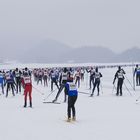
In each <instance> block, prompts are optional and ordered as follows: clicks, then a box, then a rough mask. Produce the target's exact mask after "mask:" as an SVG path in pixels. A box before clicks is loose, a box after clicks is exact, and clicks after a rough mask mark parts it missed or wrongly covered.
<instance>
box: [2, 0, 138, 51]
mask: <svg viewBox="0 0 140 140" xmlns="http://www.w3.org/2000/svg"><path fill="white" fill-rule="evenodd" d="M47 38H51V39H55V40H57V41H61V42H63V43H66V44H67V45H69V46H72V47H80V46H85V45H92V46H105V47H108V48H111V49H112V50H114V51H122V50H125V49H127V48H130V47H133V46H139V47H140V1H139V0H0V47H1V48H2V47H4V48H6V47H9V48H10V47H12V46H16V47H19V44H20V43H21V44H22V45H23V44H24V43H25V44H30V43H32V42H39V41H41V40H44V39H47ZM17 44H18V45H17ZM22 45H21V46H22Z"/></svg>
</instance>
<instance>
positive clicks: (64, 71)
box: [53, 68, 68, 102]
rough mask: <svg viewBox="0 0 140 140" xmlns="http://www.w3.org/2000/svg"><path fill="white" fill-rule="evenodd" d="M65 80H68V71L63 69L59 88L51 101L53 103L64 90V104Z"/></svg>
mask: <svg viewBox="0 0 140 140" xmlns="http://www.w3.org/2000/svg"><path fill="white" fill-rule="evenodd" d="M67 80H68V70H67V68H64V70H63V72H62V73H61V75H60V88H59V90H58V92H57V95H56V97H55V99H54V100H53V102H55V101H57V98H58V96H59V95H60V93H61V92H62V90H63V89H64V94H65V95H64V96H65V97H64V102H66V98H67V96H66V95H67V94H66V89H65V84H66V82H67Z"/></svg>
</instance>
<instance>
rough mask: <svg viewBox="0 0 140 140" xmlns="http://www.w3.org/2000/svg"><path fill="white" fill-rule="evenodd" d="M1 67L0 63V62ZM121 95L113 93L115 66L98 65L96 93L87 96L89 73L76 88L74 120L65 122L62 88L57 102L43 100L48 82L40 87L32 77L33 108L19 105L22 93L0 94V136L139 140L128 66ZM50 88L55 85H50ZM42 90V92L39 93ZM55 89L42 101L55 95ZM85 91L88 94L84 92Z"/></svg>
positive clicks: (10, 139) (139, 113)
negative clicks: (102, 66)
mask: <svg viewBox="0 0 140 140" xmlns="http://www.w3.org/2000/svg"><path fill="white" fill-rule="evenodd" d="M1 67H2V66H1ZM124 70H125V71H126V78H125V80H124V85H123V96H122V97H120V96H119V97H118V96H116V95H115V93H116V91H115V89H113V84H112V82H113V78H114V74H115V72H116V71H117V68H108V69H107V68H105V69H99V71H100V72H101V73H102V75H103V77H102V79H101V87H100V96H97V90H95V94H94V96H93V97H89V95H90V93H91V91H90V90H89V75H88V74H87V73H85V80H84V82H81V86H80V88H79V89H78V90H79V91H81V92H85V93H87V94H82V93H80V92H79V96H78V99H77V102H76V105H75V106H76V118H77V121H76V122H72V123H68V122H66V121H65V120H66V118H67V103H63V100H64V92H62V93H61V94H60V96H59V98H58V102H60V103H61V104H47V103H46V104H44V103H43V101H44V98H46V97H47V96H48V95H49V94H50V83H49V86H48V87H44V86H43V85H41V84H40V83H39V85H37V83H36V82H34V81H33V92H32V98H33V108H30V107H27V108H23V104H24V96H23V90H22V93H21V94H17V95H16V96H15V97H13V96H12V94H11V93H9V96H8V98H6V97H5V95H2V94H1V96H0V132H1V133H0V140H140V102H139V101H138V102H136V99H137V98H138V97H139V96H140V87H136V91H134V90H133V88H132V86H133V74H132V67H125V68H124ZM54 88H56V87H55V85H54ZM41 93H44V94H41ZM56 93H57V90H55V91H54V92H53V93H52V94H51V95H50V96H49V98H47V99H46V101H52V100H53V99H54V98H55V95H56ZM88 93H89V94H88Z"/></svg>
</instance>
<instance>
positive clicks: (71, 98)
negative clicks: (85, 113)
mask: <svg viewBox="0 0 140 140" xmlns="http://www.w3.org/2000/svg"><path fill="white" fill-rule="evenodd" d="M65 88H66V93H67V95H68V107H67V116H68V119H67V121H68V122H70V121H71V120H73V121H75V120H76V111H75V106H74V105H75V102H76V100H77V97H78V91H77V88H76V85H75V83H73V82H67V83H66V84H65ZM71 110H72V119H71Z"/></svg>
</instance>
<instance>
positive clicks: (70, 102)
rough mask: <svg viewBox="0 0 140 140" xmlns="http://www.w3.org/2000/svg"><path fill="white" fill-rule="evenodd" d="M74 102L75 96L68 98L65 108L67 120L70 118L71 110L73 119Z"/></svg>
mask: <svg viewBox="0 0 140 140" xmlns="http://www.w3.org/2000/svg"><path fill="white" fill-rule="evenodd" d="M76 100H77V96H68V108H67V113H68V118H71V110H72V115H73V117H75V107H74V104H75V102H76Z"/></svg>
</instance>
